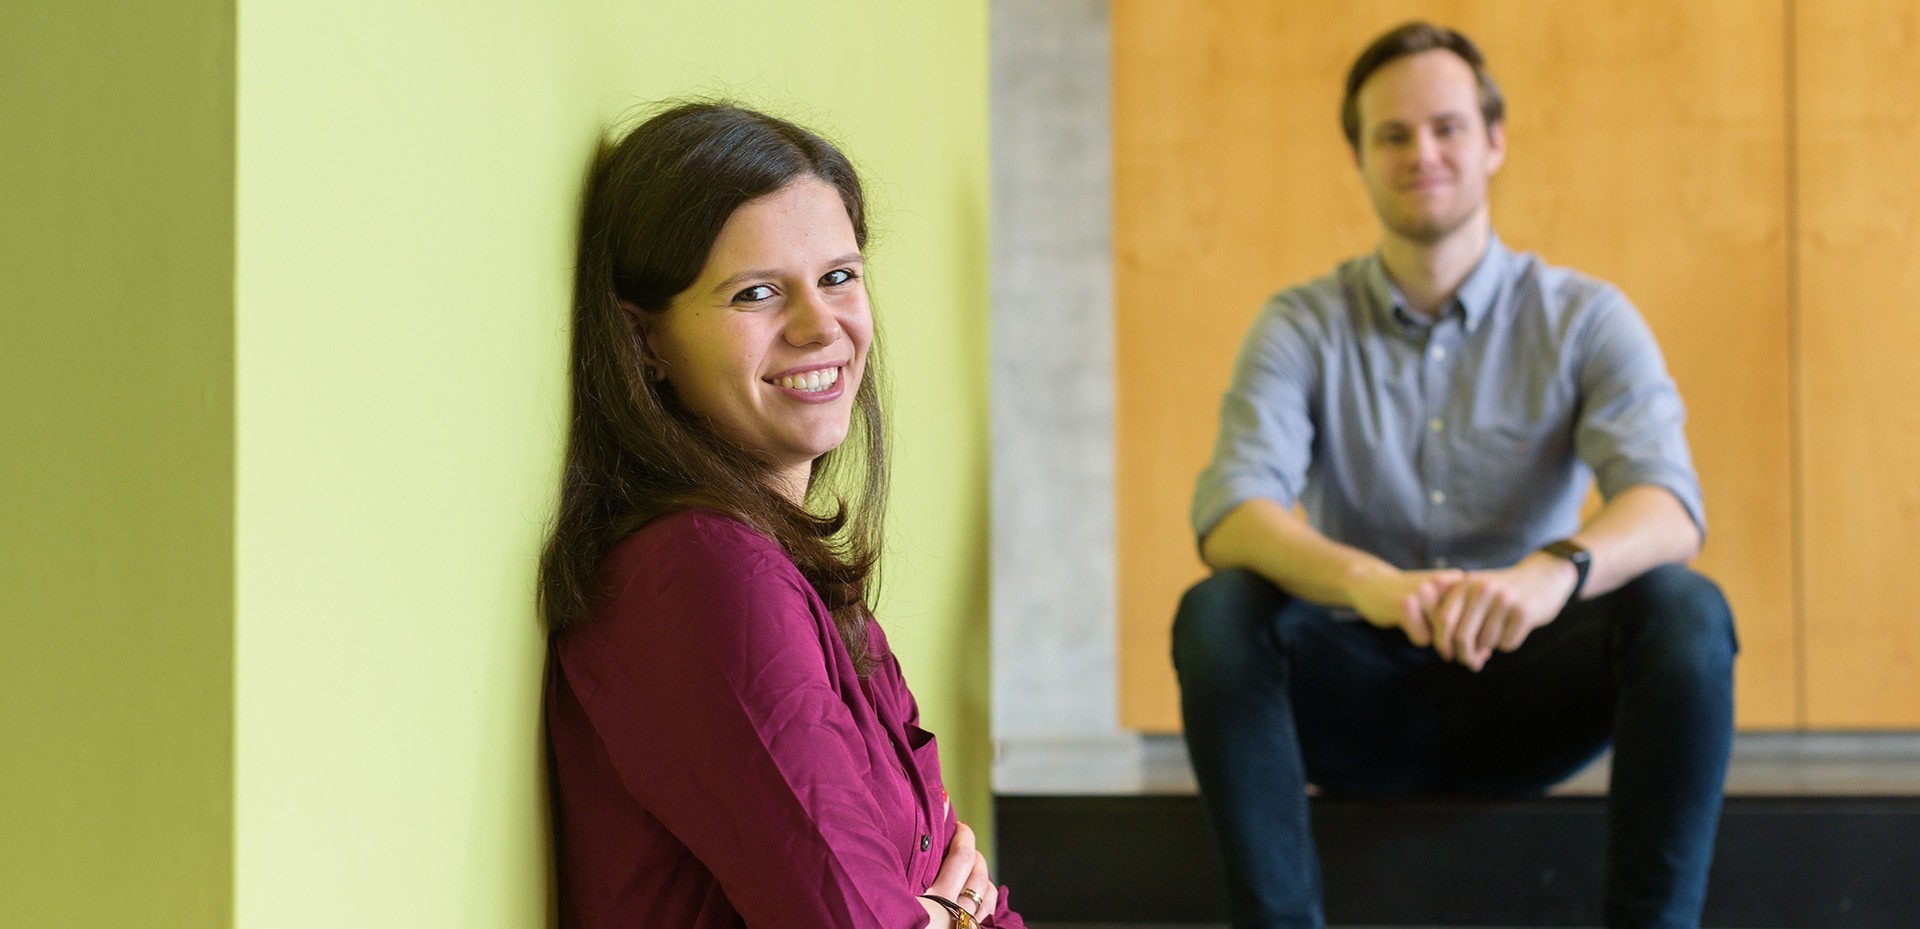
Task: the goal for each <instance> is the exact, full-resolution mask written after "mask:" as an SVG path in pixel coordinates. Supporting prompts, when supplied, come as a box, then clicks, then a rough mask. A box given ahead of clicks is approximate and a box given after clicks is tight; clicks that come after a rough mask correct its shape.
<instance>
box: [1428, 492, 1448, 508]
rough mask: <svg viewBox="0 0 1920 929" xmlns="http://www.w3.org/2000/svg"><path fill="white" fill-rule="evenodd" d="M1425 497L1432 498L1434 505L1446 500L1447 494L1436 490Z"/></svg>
mask: <svg viewBox="0 0 1920 929" xmlns="http://www.w3.org/2000/svg"><path fill="white" fill-rule="evenodd" d="M1427 499H1428V500H1432V501H1433V505H1434V506H1439V505H1440V504H1442V503H1445V502H1447V494H1446V492H1445V491H1441V490H1436V491H1434V492H1433V493H1430V494H1427Z"/></svg>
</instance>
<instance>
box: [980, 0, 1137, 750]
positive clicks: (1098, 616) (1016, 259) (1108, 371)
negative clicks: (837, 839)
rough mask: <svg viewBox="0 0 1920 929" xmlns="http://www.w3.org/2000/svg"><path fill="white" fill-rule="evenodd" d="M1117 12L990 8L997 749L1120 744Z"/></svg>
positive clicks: (1079, 0) (1002, 3) (1051, 4)
mask: <svg viewBox="0 0 1920 929" xmlns="http://www.w3.org/2000/svg"><path fill="white" fill-rule="evenodd" d="M1107 55H1108V47H1107V4H1106V2H1105V0H994V3H993V42H992V59H993V180H994V184H993V215H994V226H993V313H994V315H993V519H994V535H993V647H994V675H995V676H994V737H995V738H996V739H997V740H999V741H1001V742H1002V743H1003V744H1005V745H1008V746H1010V747H1011V746H1014V745H1017V744H1019V743H1022V742H1026V743H1043V744H1044V743H1057V742H1060V741H1062V740H1067V741H1073V740H1084V739H1094V740H1100V739H1103V738H1106V737H1109V736H1112V735H1114V734H1116V733H1117V730H1118V725H1119V724H1118V721H1117V716H1116V709H1115V708H1116V707H1117V706H1118V699H1117V697H1116V693H1115V688H1116V686H1117V684H1116V675H1115V670H1114V669H1115V666H1116V663H1117V660H1118V659H1117V656H1116V650H1115V649H1116V645H1117V641H1116V631H1115V628H1116V627H1115V616H1116V606H1115V596H1116V593H1115V576H1114V561H1115V552H1114V521H1113V520H1114V516H1113V510H1114V506H1113V493H1114V477H1113V460H1114V458H1113V322H1112V314H1113V310H1112V306H1113V293H1112V277H1113V275H1112V242H1111V228H1112V218H1111V208H1110V196H1109V192H1108V188H1109V186H1110V183H1111V158H1110V154H1109V150H1110V147H1111V145H1110V137H1111V131H1110V127H1109V113H1108V110H1109V94H1108V80H1107V70H1108V69H1107Z"/></svg>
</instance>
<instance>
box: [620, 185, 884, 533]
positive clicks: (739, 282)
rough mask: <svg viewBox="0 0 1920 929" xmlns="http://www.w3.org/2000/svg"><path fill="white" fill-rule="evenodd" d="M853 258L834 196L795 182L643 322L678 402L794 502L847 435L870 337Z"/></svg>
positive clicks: (749, 216)
mask: <svg viewBox="0 0 1920 929" xmlns="http://www.w3.org/2000/svg"><path fill="white" fill-rule="evenodd" d="M865 270H866V268H865V263H864V261H863V260H862V259H861V256H860V246H859V244H858V243H856V242H855V241H854V235H853V223H852V222H851V221H850V220H848V219H847V209H846V206H845V205H843V204H842V203H841V201H840V193H839V191H837V190H835V189H834V187H833V186H832V185H831V184H828V183H827V182H825V181H823V180H820V179H819V178H816V177H811V176H808V177H803V178H801V179H799V180H796V181H794V182H793V183H791V184H788V185H787V186H786V187H783V188H781V189H780V190H778V191H776V192H774V193H771V194H768V195H767V196H764V197H761V198H759V199H757V200H752V201H749V202H748V203H746V204H745V205H743V206H741V207H740V208H739V209H737V210H735V211H734V212H733V215H732V216H730V217H728V218H727V222H726V225H725V226H723V227H721V229H720V236H719V238H717V239H715V240H714V243H713V250H712V252H711V253H710V254H709V255H708V256H707V264H706V266H705V267H704V268H701V269H700V276H699V278H697V279H696V280H695V281H694V283H693V286H691V287H689V288H687V289H686V290H685V291H683V292H682V293H680V294H679V295H678V296H675V297H674V298H673V301H672V302H671V303H670V304H669V306H668V308H667V311H666V312H665V313H664V314H661V315H659V316H657V317H652V318H646V317H644V316H643V319H645V325H646V326H647V335H646V342H647V350H648V352H649V353H650V354H651V355H652V356H653V358H654V359H655V360H656V362H657V363H658V364H659V365H660V367H661V368H662V370H663V371H664V372H665V375H666V380H667V383H668V384H670V385H671V386H672V387H673V391H674V394H675V395H677V396H678V397H679V398H680V402H682V403H684V404H686V405H687V407H688V408H689V409H690V410H692V411H693V412H694V413H697V414H700V415H702V416H705V417H707V418H708V419H709V420H711V421H712V422H713V424H714V426H715V427H716V428H717V429H719V430H720V431H721V433H722V434H724V435H726V436H728V437H729V438H731V439H733V440H734V441H736V442H739V443H741V444H743V445H745V446H746V447H747V448H749V449H751V450H753V451H755V452H757V453H758V454H759V455H760V456H761V457H762V459H763V460H765V461H766V462H767V463H768V464H770V465H772V466H773V467H774V469H775V470H776V471H777V472H778V474H779V475H780V478H781V480H782V481H783V483H784V484H785V487H784V488H783V489H785V490H787V491H788V492H789V494H790V495H791V496H794V498H795V499H798V498H799V495H801V494H804V493H805V490H806V486H807V477H808V474H809V469H810V468H811V466H812V464H813V460H814V459H815V458H818V457H820V456H821V455H823V454H826V453H827V452H828V451H831V450H832V449H833V448H834V447H836V446H838V445H839V444H840V443H841V441H842V440H844V439H845V438H846V437H847V424H848V422H849V421H850V419H851V417H852V414H853V397H854V393H855V392H856V391H857V390H858V389H859V387H860V377H861V375H862V373H863V372H864V371H865V370H866V360H867V347H868V345H869V344H870V343H871V342H872V341H873V315H872V313H871V311H870V310H869V309H868V306H867V288H866V282H865V281H864V280H863V279H862V278H863V277H864V274H865Z"/></svg>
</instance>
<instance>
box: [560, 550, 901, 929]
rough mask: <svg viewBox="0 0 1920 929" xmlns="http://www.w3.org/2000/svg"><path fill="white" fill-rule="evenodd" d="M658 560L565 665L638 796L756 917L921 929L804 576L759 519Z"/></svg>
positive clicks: (845, 679)
mask: <svg viewBox="0 0 1920 929" xmlns="http://www.w3.org/2000/svg"><path fill="white" fill-rule="evenodd" d="M700 530H701V531H700V532H698V533H689V534H687V537H685V538H679V539H675V540H674V544H673V545H671V546H659V547H657V548H655V549H651V550H649V553H648V554H649V556H650V557H651V560H650V561H649V562H648V563H647V564H646V565H645V566H644V567H645V570H644V572H641V573H639V574H637V575H636V578H637V579H636V580H635V581H634V582H632V583H629V584H628V586H627V588H626V589H625V590H623V591H622V592H621V593H620V594H619V596H618V597H617V598H616V600H615V602H614V603H613V606H612V609H611V611H610V612H608V613H606V614H603V615H602V616H601V618H600V619H599V620H596V621H595V622H594V623H593V624H591V625H590V626H588V627H586V628H583V629H581V630H579V631H578V634H576V635H573V636H570V637H569V638H568V639H567V640H566V641H565V642H564V643H563V644H562V645H561V646H560V647H559V648H558V650H557V651H558V654H559V658H560V662H561V666H562V668H563V670H564V671H565V673H566V674H567V677H568V680H569V682H570V683H571V684H572V686H573V687H574V688H575V691H576V692H577V693H578V694H579V697H580V702H581V705H582V707H583V708H584V709H585V711H586V714H587V717H588V718H589V719H590V720H591V722H592V724H593V727H594V730H595V732H596V733H597V734H598V736H599V738H600V740H601V742H602V743H603V745H604V747H605V751H606V753H607V756H608V759H609V761H610V762H611V763H612V765H613V767H614V769H615V770H616V771H617V772H618V773H619V776H620V779H621V781H622V782H623V783H624V784H625V786H626V788H627V790H628V791H629V792H630V793H631V794H632V796H633V797H634V799H635V800H636V801H638V802H639V803H640V804H641V805H642V806H644V807H645V808H646V809H647V810H648V811H649V812H650V813H652V814H653V815H655V816H656V817H658V818H659V819H660V821H661V822H662V824H663V825H665V826H666V827H667V828H668V829H669V830H671V831H672V832H673V834H674V836H675V837H676V838H678V839H679V840H680V841H681V842H683V843H684V844H686V846H687V847H688V849H689V850H690V851H691V852H692V853H693V854H694V855H695V856H696V857H697V858H699V859H700V861H701V863H702V864H704V865H705V866H706V867H707V868H708V869H709V870H710V871H711V872H712V874H713V875H714V878H715V879H716V880H717V881H718V882H719V884H720V886H721V888H722V889H723V890H724V891H725V893H726V895H727V899H728V901H729V902H730V903H731V904H732V905H733V906H734V908H735V909H736V910H738V911H739V913H740V915H741V916H742V917H743V918H744V920H745V922H746V923H747V924H748V925H751V926H755V927H764V929H782V927H795V929H798V927H807V929H815V927H819V926H850V927H852V926H858V927H866V926H873V927H887V929H920V927H922V926H925V925H926V921H927V920H926V911H925V910H923V909H922V908H921V906H920V904H919V903H918V902H916V901H915V900H914V895H915V894H916V893H917V892H918V890H917V889H916V888H909V887H907V886H906V883H907V881H906V877H905V873H906V872H905V860H906V853H905V852H904V851H903V850H902V849H898V848H894V847H892V846H891V845H890V844H889V842H888V841H887V838H886V836H887V833H886V831H885V830H884V829H883V828H882V824H881V822H880V819H879V813H878V811H877V810H876V809H875V808H874V801H873V796H872V793H871V791H870V789H869V787H868V785H869V783H870V781H871V772H870V771H869V765H870V762H869V761H868V760H867V759H868V755H867V754H866V753H865V752H864V751H862V750H861V746H862V745H863V744H864V742H863V739H862V736H861V732H860V729H859V726H858V725H857V724H856V721H855V719H854V717H853V712H852V710H850V709H849V702H848V701H849V694H848V693H846V692H844V689H845V688H858V686H859V685H858V683H857V680H853V679H852V672H851V666H850V665H845V667H844V671H845V673H844V674H837V673H832V670H831V669H832V666H833V664H834V659H835V658H836V657H838V658H839V660H840V662H842V663H844V662H845V660H846V659H845V656H844V655H843V654H841V653H839V652H838V651H837V650H836V649H835V648H833V646H832V643H830V642H828V641H825V637H826V636H837V633H836V632H835V631H834V629H833V627H832V626H831V625H830V624H828V623H824V622H821V621H818V620H816V619H815V617H814V614H813V612H812V606H811V601H810V599H809V597H808V595H807V593H806V592H805V591H804V590H803V588H802V587H801V585H802V584H804V583H805V582H804V580H803V579H802V578H801V577H800V576H799V572H798V571H797V570H796V569H795V568H794V567H793V564H792V562H791V561H790V560H788V559H787V557H786V555H785V554H784V552H782V551H781V550H780V549H779V548H778V547H777V546H775V545H774V544H773V543H772V542H770V541H768V540H766V539H764V538H762V537H761V536H759V535H757V534H755V533H754V532H753V531H752V530H750V529H748V528H747V527H746V526H744V525H741V524H738V523H732V522H730V521H724V520H719V519H706V520H702V525H701V527H700Z"/></svg>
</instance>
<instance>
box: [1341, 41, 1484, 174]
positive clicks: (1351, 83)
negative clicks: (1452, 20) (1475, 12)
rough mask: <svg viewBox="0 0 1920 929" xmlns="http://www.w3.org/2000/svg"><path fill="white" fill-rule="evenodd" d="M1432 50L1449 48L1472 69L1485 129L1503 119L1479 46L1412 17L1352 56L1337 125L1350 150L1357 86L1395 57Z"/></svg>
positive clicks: (1355, 131)
mask: <svg viewBox="0 0 1920 929" xmlns="http://www.w3.org/2000/svg"><path fill="white" fill-rule="evenodd" d="M1434 49H1445V50H1447V51H1450V52H1452V53H1454V54H1455V55H1458V56H1460V60H1462V61H1465V62H1466V63H1467V65H1468V66H1470V67H1472V68H1473V79H1474V81H1475V82H1476V83H1478V84H1479V85H1480V116H1481V117H1482V118H1483V119H1484V120H1485V121H1486V124H1487V128H1488V129H1489V130H1491V129H1492V128H1493V127H1494V126H1496V125H1498V124H1499V123H1500V121H1501V120H1503V119H1505V118H1506V113H1507V103H1506V100H1505V99H1503V98H1502V97H1501V96H1500V86H1499V85H1498V84H1495V83H1494V82H1493V75H1491V74H1488V73H1487V58H1486V56H1485V55H1482V54H1480V47H1479V46H1477V45H1475V44H1473V40H1472V39H1469V38H1467V37H1466V36H1464V35H1461V34H1460V33H1458V32H1455V31H1453V30H1452V29H1448V28H1447V27H1445V26H1436V25H1434V24H1433V23H1429V22H1422V21H1420V20H1415V21H1413V22H1410V23H1405V24H1402V25H1399V26H1396V27H1394V28H1393V29H1391V30H1389V31H1388V32H1387V33H1386V34H1385V35H1383V36H1381V37H1380V38H1377V39H1374V40H1373V44H1371V45H1368V46H1367V50H1366V51H1363V52H1361V53H1360V57H1359V58H1356V59H1354V62H1353V68H1352V70H1349V71H1348V72H1347V95H1346V98H1345V99H1343V100H1341V101H1340V128H1341V129H1343V130H1345V131H1346V133H1347V145H1349V146H1351V147H1352V148H1353V150H1354V151H1359V150H1360V85H1362V84H1365V83H1366V82H1367V78H1370V77H1372V76H1373V72H1375V71H1378V70H1380V69H1381V68H1383V67H1386V65H1387V63H1388V62H1390V61H1393V60H1394V59H1396V58H1405V57H1407V56H1408V55H1418V54H1420V53H1421V52H1430V51H1433V50H1434Z"/></svg>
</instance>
